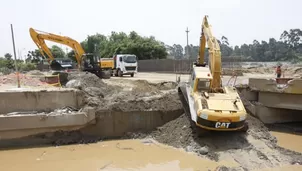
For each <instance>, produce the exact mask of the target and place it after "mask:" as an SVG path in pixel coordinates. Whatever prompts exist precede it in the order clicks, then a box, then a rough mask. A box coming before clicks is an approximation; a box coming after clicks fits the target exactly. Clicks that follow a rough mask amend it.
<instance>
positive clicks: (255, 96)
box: [237, 78, 302, 124]
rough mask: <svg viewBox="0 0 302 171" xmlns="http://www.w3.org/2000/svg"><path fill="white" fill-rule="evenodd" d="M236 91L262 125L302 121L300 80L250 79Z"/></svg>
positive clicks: (301, 88)
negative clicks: (246, 84)
mask: <svg viewBox="0 0 302 171" xmlns="http://www.w3.org/2000/svg"><path fill="white" fill-rule="evenodd" d="M237 89H238V90H239V92H240V94H241V96H242V98H243V100H244V103H245V107H246V109H247V110H248V111H249V112H250V114H252V115H254V116H255V117H257V118H259V119H260V120H261V121H262V122H263V123H266V124H273V123H287V122H301V121H302V79H289V78H287V79H284V78H282V79H261V78H250V79H249V85H248V86H246V87H237Z"/></svg>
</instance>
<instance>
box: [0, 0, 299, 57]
mask: <svg viewBox="0 0 302 171" xmlns="http://www.w3.org/2000/svg"><path fill="white" fill-rule="evenodd" d="M301 7H302V0H106V1H105V0H52V1H50V0H1V5H0V35H1V36H0V56H3V55H4V53H6V52H8V53H11V54H13V47H12V40H11V32H10V24H11V23H12V24H13V26H14V32H15V41H16V49H17V54H18V50H19V52H21V53H22V55H23V56H24V55H25V54H26V53H27V51H28V50H32V49H35V48H36V46H35V44H34V42H33V41H32V40H31V38H30V36H29V28H30V27H33V28H35V29H38V30H43V31H46V32H50V33H55V34H60V33H61V34H62V35H64V36H69V37H72V38H73V39H75V40H77V41H79V42H80V41H83V40H84V39H85V38H86V36H87V35H89V34H90V35H91V34H95V33H97V32H98V33H101V34H105V35H108V34H110V32H111V31H117V32H119V31H123V32H127V33H128V32H130V31H132V30H134V31H136V32H138V33H139V34H141V35H144V36H150V35H153V36H155V38H156V39H158V40H161V41H163V42H165V43H166V44H170V45H172V44H174V43H175V44H181V45H185V44H186V33H185V29H186V27H189V30H190V33H189V43H190V44H194V45H197V44H198V43H199V35H200V30H201V21H202V18H203V16H204V15H209V22H210V24H211V25H212V27H213V34H214V36H216V37H217V38H221V36H222V35H224V36H226V37H227V38H228V39H229V43H230V44H231V45H232V46H234V45H241V44H243V43H252V41H253V40H254V39H257V40H259V41H260V40H266V41H268V39H269V38H270V37H274V38H276V39H279V36H280V34H281V33H282V32H283V31H284V30H289V29H291V28H300V29H301V28H302V19H301V17H302V9H301ZM50 45H51V44H50ZM63 47H64V46H63ZM64 50H65V48H64Z"/></svg>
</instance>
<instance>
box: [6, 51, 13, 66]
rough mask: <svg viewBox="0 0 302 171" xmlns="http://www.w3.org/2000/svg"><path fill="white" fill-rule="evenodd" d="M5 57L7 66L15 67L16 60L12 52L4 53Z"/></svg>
mask: <svg viewBox="0 0 302 171" xmlns="http://www.w3.org/2000/svg"><path fill="white" fill-rule="evenodd" d="M4 58H5V60H6V67H7V68H8V69H14V61H13V59H12V55H11V54H10V53H6V54H5V55H4Z"/></svg>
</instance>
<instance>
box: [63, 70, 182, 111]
mask: <svg viewBox="0 0 302 171" xmlns="http://www.w3.org/2000/svg"><path fill="white" fill-rule="evenodd" d="M68 78H69V79H70V81H69V82H68V83H67V84H66V87H69V88H77V89H80V90H82V91H83V92H84V94H85V98H84V102H85V104H86V105H87V106H90V107H95V108H97V112H98V111H104V110H114V111H155V110H156V111H167V110H174V109H180V108H181V103H180V101H179V97H178V94H177V90H176V86H177V85H176V83H172V82H163V83H158V84H151V83H149V82H148V81H145V80H126V79H111V80H102V79H100V78H98V77H97V76H95V75H94V74H91V73H87V74H86V73H77V74H73V75H70V76H69V77H68Z"/></svg>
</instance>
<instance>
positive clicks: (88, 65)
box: [29, 28, 111, 78]
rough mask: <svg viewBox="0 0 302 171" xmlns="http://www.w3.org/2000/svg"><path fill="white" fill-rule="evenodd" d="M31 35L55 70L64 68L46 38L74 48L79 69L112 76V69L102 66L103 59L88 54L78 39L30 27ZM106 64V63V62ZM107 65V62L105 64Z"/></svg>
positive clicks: (102, 76) (103, 75)
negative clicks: (48, 45) (53, 53)
mask: <svg viewBox="0 0 302 171" xmlns="http://www.w3.org/2000/svg"><path fill="white" fill-rule="evenodd" d="M29 33H30V36H31V38H32V40H33V41H34V42H35V44H36V45H37V47H38V48H39V50H40V52H41V54H42V55H43V56H44V57H45V54H46V55H47V57H48V59H49V61H48V62H49V63H50V66H51V68H52V69H53V70H55V71H59V70H62V66H61V65H60V64H59V63H58V62H56V60H55V58H54V57H53V55H52V53H51V51H50V49H49V48H48V47H47V45H46V43H45V40H48V41H52V42H56V43H60V44H64V45H67V46H69V47H70V48H72V49H73V50H74V53H75V58H76V61H77V66H78V69H80V70H81V71H87V72H91V73H94V74H95V75H97V76H98V77H100V78H108V77H109V78H110V76H111V75H110V71H107V70H106V67H105V69H103V68H102V63H101V64H100V62H101V61H99V59H97V58H96V57H95V56H92V57H91V56H90V57H89V56H88V55H89V54H86V53H85V51H84V49H83V48H82V46H81V44H80V43H78V42H77V41H75V40H73V39H72V38H69V37H66V36H60V35H56V34H52V33H46V32H43V31H38V30H35V29H33V28H30V29H29ZM104 64H105V63H104ZM105 65H106V64H105Z"/></svg>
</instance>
